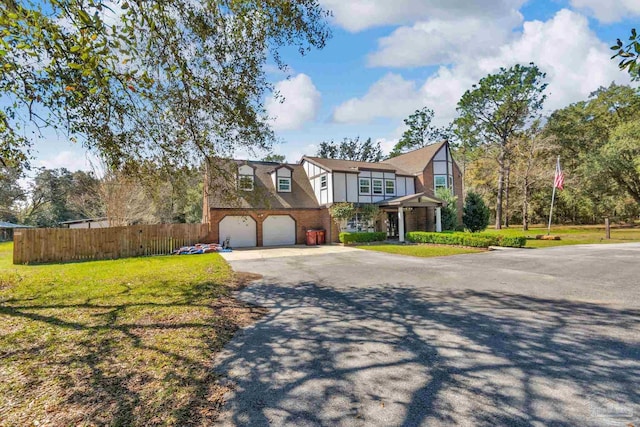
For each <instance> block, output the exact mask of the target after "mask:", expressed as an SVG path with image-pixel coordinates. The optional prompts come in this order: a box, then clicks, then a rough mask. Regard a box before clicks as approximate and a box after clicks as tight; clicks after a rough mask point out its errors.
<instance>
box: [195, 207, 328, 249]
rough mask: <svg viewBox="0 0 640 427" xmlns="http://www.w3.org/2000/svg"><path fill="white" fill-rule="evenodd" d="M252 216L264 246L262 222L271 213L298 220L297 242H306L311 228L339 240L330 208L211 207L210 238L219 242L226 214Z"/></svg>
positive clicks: (259, 239)
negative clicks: (219, 225) (220, 224)
mask: <svg viewBox="0 0 640 427" xmlns="http://www.w3.org/2000/svg"><path fill="white" fill-rule="evenodd" d="M235 215H240V216H245V215H246V216H250V217H251V218H253V219H254V220H255V221H256V229H257V233H258V236H257V242H258V246H262V223H263V221H264V220H265V219H266V218H267V217H268V216H269V215H289V216H291V217H292V218H293V219H294V220H295V222H296V243H297V244H300V245H301V244H304V243H305V242H306V234H307V230H309V229H324V230H327V240H328V241H337V239H338V234H337V232H335V230H334V229H333V227H332V229H331V233H329V230H330V228H329V227H330V226H331V217H330V216H329V210H328V209H324V208H322V209H211V210H210V211H209V221H210V227H209V236H208V240H209V241H210V242H214V243H220V242H219V228H218V224H219V223H220V221H221V220H222V219H223V218H224V217H225V216H235Z"/></svg>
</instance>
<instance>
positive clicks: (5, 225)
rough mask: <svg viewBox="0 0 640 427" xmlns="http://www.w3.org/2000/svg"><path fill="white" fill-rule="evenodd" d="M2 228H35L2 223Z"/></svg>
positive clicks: (0, 223) (0, 222)
mask: <svg viewBox="0 0 640 427" xmlns="http://www.w3.org/2000/svg"><path fill="white" fill-rule="evenodd" d="M0 228H33V227H32V226H30V225H21V224H14V223H12V222H6V221H0Z"/></svg>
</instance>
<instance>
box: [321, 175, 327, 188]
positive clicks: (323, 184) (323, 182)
mask: <svg viewBox="0 0 640 427" xmlns="http://www.w3.org/2000/svg"><path fill="white" fill-rule="evenodd" d="M320 188H327V175H322V176H321V177H320Z"/></svg>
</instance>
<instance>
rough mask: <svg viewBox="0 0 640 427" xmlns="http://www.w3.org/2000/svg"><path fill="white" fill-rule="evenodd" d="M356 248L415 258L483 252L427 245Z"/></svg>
mask: <svg viewBox="0 0 640 427" xmlns="http://www.w3.org/2000/svg"><path fill="white" fill-rule="evenodd" d="M356 248H358V249H366V250H370V251H378V252H386V253H390V254H397V255H410V256H417V257H423V258H429V257H437V256H449V255H459V254H471V253H477V252H485V251H484V250H482V249H474V248H463V247H459V246H444V245H442V246H441V245H428V244H419V245H394V244H378V245H362V246H356Z"/></svg>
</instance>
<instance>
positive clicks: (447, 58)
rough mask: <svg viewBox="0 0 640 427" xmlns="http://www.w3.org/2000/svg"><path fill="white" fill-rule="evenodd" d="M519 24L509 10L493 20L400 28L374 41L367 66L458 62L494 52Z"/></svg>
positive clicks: (425, 23) (434, 22) (519, 17)
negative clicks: (376, 41)
mask: <svg viewBox="0 0 640 427" xmlns="http://www.w3.org/2000/svg"><path fill="white" fill-rule="evenodd" d="M521 23H522V15H521V14H520V13H519V12H516V11H513V13H511V14H510V15H509V16H506V17H502V18H500V19H497V20H494V21H487V20H485V19H480V18H476V17H468V18H462V19H456V20H430V21H421V22H417V23H416V24H414V25H413V26H412V27H400V28H398V29H397V30H395V31H394V32H393V33H391V35H389V36H388V37H383V38H381V39H379V40H378V51H377V52H375V53H373V54H371V55H369V65H370V66H385V67H415V66H426V65H434V64H445V63H452V62H458V61H460V60H463V59H464V58H466V57H469V56H473V57H477V56H479V55H489V54H492V53H495V51H496V49H497V47H498V46H501V45H502V44H504V43H505V42H507V41H508V40H509V39H510V38H511V37H512V36H513V33H512V29H513V28H515V27H517V26H519V25H520V24H521Z"/></svg>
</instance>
